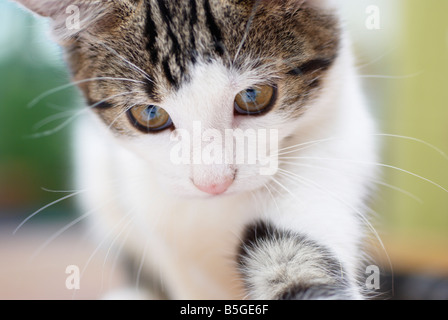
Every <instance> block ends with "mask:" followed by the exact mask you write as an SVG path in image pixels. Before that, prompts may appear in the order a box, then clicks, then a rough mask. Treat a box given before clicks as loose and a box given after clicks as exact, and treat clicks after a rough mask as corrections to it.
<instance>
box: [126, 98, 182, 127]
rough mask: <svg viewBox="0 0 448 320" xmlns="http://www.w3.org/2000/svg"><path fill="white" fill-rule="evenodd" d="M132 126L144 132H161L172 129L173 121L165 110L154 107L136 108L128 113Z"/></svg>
mask: <svg viewBox="0 0 448 320" xmlns="http://www.w3.org/2000/svg"><path fill="white" fill-rule="evenodd" d="M128 115H129V118H130V120H131V122H132V124H133V125H134V126H135V127H137V128H138V129H140V130H142V131H144V132H148V133H150V132H159V131H162V130H165V129H168V128H170V127H172V125H173V121H172V120H171V117H170V115H169V114H168V112H166V111H165V110H164V109H162V108H160V107H158V106H154V105H148V106H135V107H133V108H131V109H130V110H129V111H128Z"/></svg>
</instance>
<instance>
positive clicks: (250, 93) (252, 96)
mask: <svg viewBox="0 0 448 320" xmlns="http://www.w3.org/2000/svg"><path fill="white" fill-rule="evenodd" d="M257 95H258V92H257V90H255V89H247V90H246V92H245V93H244V96H243V100H244V102H251V103H253V102H255V101H256V100H257Z"/></svg>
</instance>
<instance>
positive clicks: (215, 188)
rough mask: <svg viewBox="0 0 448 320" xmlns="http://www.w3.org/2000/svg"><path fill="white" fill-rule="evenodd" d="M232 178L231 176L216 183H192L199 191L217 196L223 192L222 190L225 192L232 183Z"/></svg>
mask: <svg viewBox="0 0 448 320" xmlns="http://www.w3.org/2000/svg"><path fill="white" fill-rule="evenodd" d="M233 181H234V179H232V178H227V179H225V180H224V182H221V183H217V184H208V185H201V184H196V183H194V185H195V186H196V187H197V188H198V189H199V190H201V191H203V192H205V193H208V194H211V195H214V196H217V195H220V194H223V193H224V192H226V191H227V190H228V189H229V187H230V186H231V185H232V183H233Z"/></svg>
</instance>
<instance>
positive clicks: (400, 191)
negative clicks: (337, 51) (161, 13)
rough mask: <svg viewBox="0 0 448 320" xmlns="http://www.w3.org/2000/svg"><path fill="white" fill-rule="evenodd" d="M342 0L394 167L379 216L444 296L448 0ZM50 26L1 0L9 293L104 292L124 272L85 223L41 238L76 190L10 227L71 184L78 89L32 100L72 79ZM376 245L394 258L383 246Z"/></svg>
mask: <svg viewBox="0 0 448 320" xmlns="http://www.w3.org/2000/svg"><path fill="white" fill-rule="evenodd" d="M340 2H343V3H344V9H343V12H344V16H345V18H346V19H345V20H346V25H347V27H348V28H349V29H350V30H351V31H352V38H353V43H354V48H355V50H356V53H357V56H358V60H359V63H358V65H359V73H360V80H361V81H363V84H364V88H365V90H366V93H367V95H368V98H369V102H370V105H371V108H372V112H373V114H374V115H375V117H376V118H377V119H378V122H379V132H380V133H384V134H389V136H386V135H384V136H379V137H378V138H379V140H380V141H381V144H382V150H383V159H382V161H381V162H382V163H383V164H387V165H390V166H393V167H396V168H395V169H394V168H391V167H383V172H384V177H383V178H382V179H383V181H384V183H386V184H388V185H389V186H384V185H379V187H380V188H379V191H378V194H377V196H376V197H375V200H374V201H373V203H372V207H373V208H374V210H375V212H376V213H377V214H378V221H377V222H376V223H375V226H376V227H377V230H378V233H379V234H380V236H381V238H382V240H383V242H384V245H385V247H386V251H387V253H388V255H389V257H390V260H391V262H392V265H393V267H394V270H395V273H396V278H397V279H400V276H401V275H409V274H410V275H413V276H415V278H414V279H427V277H428V276H429V277H434V280H433V282H432V286H431V287H429V288H430V289H428V288H426V289H425V290H427V292H425V294H424V297H425V298H441V297H447V296H446V295H445V296H443V295H444V293H443V292H442V291H443V290H440V287H437V286H439V285H440V284H441V283H442V279H443V278H445V277H447V276H448V191H446V190H443V189H442V188H445V189H448V156H446V155H445V154H442V153H441V152H446V153H447V154H448V80H447V76H446V75H447V74H448V19H446V13H447V12H448V1H441V0H426V1H420V0H369V1H365V0H341V1H340ZM372 5H373V6H376V8H378V9H379V10H380V11H379V13H380V15H379V18H380V21H379V23H380V29H371V28H368V27H367V26H366V21H367V20H368V19H369V17H371V15H372V14H373V13H374V12H373V11H366V10H367V8H369V6H372ZM369 21H370V20H369ZM47 33H48V29H47V26H46V24H45V23H43V20H38V19H35V18H34V17H33V16H31V15H30V14H28V13H25V12H24V11H23V10H20V9H18V8H17V7H16V6H15V5H14V4H12V3H10V2H8V1H6V0H0V299H18V298H24V299H39V298H43V299H47V298H51V299H54V298H56V299H70V298H73V297H74V298H89V299H90V298H92V299H93V298H98V297H99V296H100V295H101V294H102V292H104V289H105V285H104V283H106V284H107V286H106V288H109V287H113V286H114V285H115V283H116V282H117V280H114V281H115V282H114V281H111V280H110V279H112V278H114V279H115V278H116V274H117V273H119V271H117V270H116V266H115V265H114V264H112V261H111V260H112V259H110V258H109V259H107V258H108V257H104V256H100V257H98V256H95V254H93V253H95V247H94V246H92V245H91V244H89V242H88V241H87V240H86V239H88V236H85V235H84V233H85V232H82V236H81V233H78V231H77V230H78V229H76V227H73V228H71V229H69V230H67V232H64V233H62V234H61V235H58V237H57V238H56V237H54V241H52V242H51V243H49V244H48V245H46V246H43V245H44V244H46V242H48V240H49V239H50V240H51V239H52V235H53V234H55V233H57V232H58V231H59V230H61V227H63V226H64V225H66V224H67V223H68V222H70V221H73V220H74V219H76V217H77V216H76V206H75V201H73V199H67V200H65V201H62V202H60V203H58V204H55V205H54V206H51V207H49V208H46V209H45V210H43V211H42V212H40V213H39V214H38V215H37V216H36V217H33V219H31V220H30V221H29V222H28V223H27V224H26V225H25V226H24V227H23V228H22V229H20V230H19V231H18V232H17V233H16V235H15V236H12V232H13V231H14V229H15V228H16V227H17V226H18V225H19V223H20V222H21V221H23V219H25V218H26V217H27V216H29V215H30V214H32V213H33V212H35V211H36V210H37V209H39V208H41V207H44V206H45V205H47V204H49V203H51V202H53V201H55V200H58V199H60V198H61V197H64V196H66V195H69V194H70V192H69V190H71V189H73V185H72V183H71V170H72V164H71V156H70V143H69V141H70V129H71V123H72V120H74V119H75V118H76V115H77V112H78V111H79V110H80V109H79V108H78V107H77V105H78V104H77V101H79V100H80V99H79V94H78V92H77V90H76V89H73V88H67V89H65V90H62V91H59V92H57V93H54V94H51V95H49V96H47V97H45V98H43V99H42V100H40V101H39V102H38V103H37V104H35V105H33V106H29V104H30V102H32V101H33V100H34V99H35V98H37V97H39V96H40V95H42V94H43V93H45V92H47V91H48V90H52V89H54V88H57V87H59V86H63V85H65V84H67V83H68V81H69V76H68V74H67V71H66V68H65V66H64V63H63V60H62V57H61V52H60V50H59V48H58V47H57V46H55V45H54V44H53V43H52V42H51V41H50V39H49V37H48V36H47ZM398 136H401V137H398ZM404 137H408V138H404ZM429 145H431V146H429ZM439 151H440V152H439ZM398 168H399V169H398ZM406 171H407V172H409V173H407V172H406ZM430 181H431V182H430ZM436 185H439V187H438V186H436ZM56 191H57V192H56ZM59 191H67V192H62V193H61V192H59ZM75 199H76V198H75ZM36 226H38V228H36ZM67 243H69V244H70V245H67ZM372 243H373V245H374V246H376V247H377V248H380V245H379V243H378V241H373V242H372ZM74 244H76V245H74ZM36 252H37V253H38V254H37V255H36ZM376 253H377V254H378V259H379V260H381V261H383V263H384V266H385V267H384V268H387V266H388V265H389V262H388V261H387V256H386V254H385V253H384V250H382V249H378V250H377V251H376ZM70 264H78V265H80V266H83V265H89V268H86V270H87V271H86V275H85V277H84V278H83V279H84V280H85V281H83V283H85V284H87V285H86V286H83V287H82V290H80V291H79V292H78V293H77V294H76V295H73V292H70V291H68V290H67V289H66V288H65V278H66V276H67V275H66V274H65V267H66V266H67V265H70ZM110 264H112V266H110ZM108 270H109V271H108ZM110 270H112V271H110ZM108 272H109V273H110V274H109V273H108ZM105 274H108V275H107V279H108V281H106V282H105V281H104V279H105ZM99 278H101V279H102V281H98V279H99ZM88 279H91V281H88ZM415 281H416V282H417V283H420V284H421V283H423V284H422V286H425V285H427V282H419V280H414V282H415ZM118 282H119V281H118ZM92 283H95V284H92ZM401 288H403V287H401ZM401 288H397V286H396V291H400V290H402V291H403V290H404V291H405V292H404V293H403V292H400V293H401V295H402V296H403V297H409V298H412V292H411V291H413V290H414V289H415V287H412V288H414V289H406V290H405V289H401ZM406 288H407V287H406ZM422 290H423V289H422ZM406 295H407V296H406Z"/></svg>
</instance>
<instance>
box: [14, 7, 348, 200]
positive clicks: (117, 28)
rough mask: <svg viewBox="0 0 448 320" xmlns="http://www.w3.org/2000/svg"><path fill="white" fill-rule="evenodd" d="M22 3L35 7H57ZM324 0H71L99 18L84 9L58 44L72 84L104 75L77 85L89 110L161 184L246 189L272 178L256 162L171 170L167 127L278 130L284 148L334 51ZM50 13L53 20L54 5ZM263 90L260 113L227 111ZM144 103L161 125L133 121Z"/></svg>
mask: <svg viewBox="0 0 448 320" xmlns="http://www.w3.org/2000/svg"><path fill="white" fill-rule="evenodd" d="M22 2H24V4H25V5H26V6H28V7H30V8H31V9H34V10H35V11H38V12H40V13H41V14H42V13H43V12H45V6H47V8H50V7H52V8H53V9H54V6H55V2H54V1H53V2H52V1H49V0H46V1H43V2H41V4H40V5H37V4H36V2H33V1H25V0H24V1H22ZM61 2H62V3H64V2H66V1H65V0H64V1H60V2H58V3H59V4H60V3H61ZM322 2H323V1H319V2H318V1H302V0H285V1H268V0H260V1H254V0H246V1H238V0H191V1H165V0H145V1H143V0H140V1H121V2H119V3H118V4H117V3H114V1H106V2H102V3H101V4H100V5H98V2H97V1H82V0H78V1H71V2H70V3H72V4H73V3H75V4H76V3H79V5H80V8H81V15H82V14H83V10H84V11H85V12H92V10H93V9H94V10H96V11H95V12H96V16H95V17H87V14H86V18H85V20H86V21H88V22H87V23H86V27H85V28H82V29H81V30H79V32H77V33H71V34H69V35H68V36H65V37H61V38H60V39H61V44H62V45H63V46H64V47H65V48H66V53H67V58H68V62H69V64H70V67H71V70H72V72H73V77H74V80H75V81H82V80H85V79H93V78H95V79H97V78H103V80H96V81H86V82H83V83H81V84H80V88H81V90H82V92H83V93H84V95H85V97H86V100H87V101H88V103H89V105H90V106H91V107H92V109H93V110H94V111H95V112H96V113H97V114H98V116H99V117H100V118H101V119H102V120H103V122H104V123H105V124H106V126H107V127H108V128H109V129H110V130H112V131H113V133H114V134H115V135H116V137H117V138H118V139H119V140H121V141H122V142H124V145H126V146H127V147H129V148H130V149H132V150H133V151H134V152H136V153H138V154H139V155H140V156H142V157H143V158H145V159H147V160H148V162H149V163H150V164H151V165H153V166H155V167H156V168H157V170H156V171H157V174H158V175H159V176H160V177H159V183H161V184H162V185H165V186H166V187H167V188H168V189H169V190H171V191H174V192H176V193H179V194H183V195H189V196H191V195H194V196H200V195H204V194H205V193H211V194H220V193H222V192H221V191H226V190H227V189H228V191H227V192H228V193H232V192H242V191H248V190H254V189H257V188H260V187H262V186H263V184H264V183H266V182H267V181H268V179H269V177H263V176H260V175H259V173H258V172H259V169H260V165H259V164H257V165H249V164H242V165H241V164H240V165H235V164H222V165H175V164H173V163H172V161H170V153H171V151H172V148H173V146H174V143H173V141H170V135H171V133H172V132H173V130H175V129H182V130H184V131H186V132H189V133H191V135H193V131H194V124H195V123H200V124H201V126H202V129H203V130H207V129H215V130H218V131H220V132H223V133H224V131H225V130H226V129H242V130H246V129H255V130H257V129H277V130H279V139H280V145H282V144H283V142H284V140H285V138H286V137H287V136H288V135H289V134H291V132H293V130H294V128H295V127H296V126H297V121H298V119H300V117H301V116H302V115H303V113H305V112H306V111H307V109H309V108H312V105H313V100H314V99H316V98H318V97H319V94H320V93H321V92H322V88H323V87H324V86H325V82H324V79H325V75H326V72H327V70H328V69H329V68H330V67H331V66H332V64H333V62H334V61H335V59H336V58H337V53H338V48H339V42H340V41H339V40H340V32H339V26H338V21H337V20H336V18H335V17H334V16H333V15H331V14H328V12H327V11H326V9H325V5H324V4H322ZM33 3H34V4H33ZM33 5H34V7H33ZM36 6H37V7H36ZM92 6H94V7H92ZM323 7H324V8H323ZM46 15H50V16H51V17H53V19H55V21H57V20H58V19H60V17H59V15H58V14H57V13H55V12H54V10H53V11H52V12H51V13H50V12H48V14H46ZM59 24H60V23H59ZM112 78H114V79H115V80H113V79H112ZM259 88H267V89H266V90H267V92H268V93H267V95H268V100H269V96H270V95H271V93H270V92H271V91H269V90H272V99H271V100H269V102H270V105H269V108H268V109H266V110H267V111H266V112H260V113H256V114H250V115H248V114H246V115H245V114H242V113H241V112H238V109H237V111H235V109H236V108H235V99H236V98H237V97H240V98H241V97H242V96H241V95H240V94H241V93H242V94H243V95H245V96H244V97H246V98H249V99H250V98H251V96H250V95H253V94H255V93H254V92H257V91H256V90H258V89H259ZM269 88H270V89H269ZM247 90H249V91H247ZM244 97H243V98H244ZM254 97H256V96H254ZM137 108H140V109H137ZM136 110H137V112H135V111H136ZM139 110H140V111H139ZM141 110H143V111H144V112H146V113H145V114H146V116H147V117H149V118H148V119H155V120H158V119H159V120H160V119H161V120H160V121H162V122H163V121H165V120H166V119H168V121H169V122H166V123H165V125H166V126H165V127H164V126H160V127H159V128H160V130H154V131H152V130H147V128H145V126H144V123H143V130H142V126H141V125H138V121H136V119H135V116H137V117H139V116H140V115H141V114H142V113H141ZM132 111H134V113H132ZM240 111H241V110H240ZM145 114H144V115H145ZM148 121H149V120H148ZM156 123H157V121H156ZM228 151H229V150H227V151H226V152H228ZM233 151H234V150H231V152H233ZM249 181H250V183H249ZM200 190H202V191H200ZM204 190H205V193H204V192H203V191H204Z"/></svg>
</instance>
